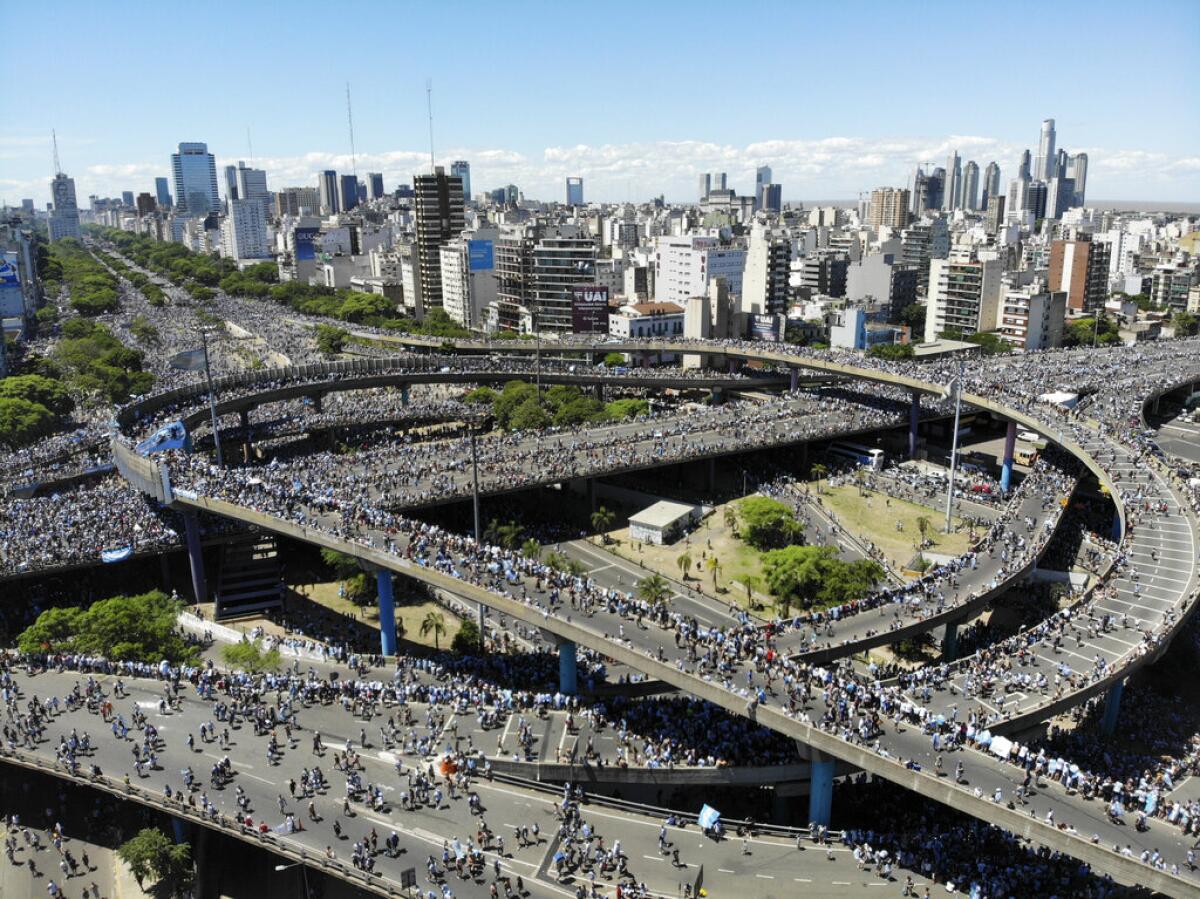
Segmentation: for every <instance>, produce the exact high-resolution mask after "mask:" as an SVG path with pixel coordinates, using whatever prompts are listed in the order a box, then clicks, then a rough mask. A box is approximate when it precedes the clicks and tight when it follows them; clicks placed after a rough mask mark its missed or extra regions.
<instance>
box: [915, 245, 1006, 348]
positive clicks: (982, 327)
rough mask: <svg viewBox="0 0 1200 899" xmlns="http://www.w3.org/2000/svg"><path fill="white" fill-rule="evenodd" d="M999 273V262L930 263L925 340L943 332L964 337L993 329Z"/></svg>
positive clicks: (995, 316)
mask: <svg viewBox="0 0 1200 899" xmlns="http://www.w3.org/2000/svg"><path fill="white" fill-rule="evenodd" d="M1002 272H1003V264H1002V263H1001V261H1000V260H999V259H986V260H974V261H967V260H959V259H934V260H932V261H931V262H930V263H929V304H928V308H927V310H926V312H925V339H926V340H927V341H931V340H936V339H937V338H938V335H940V334H942V333H943V332H944V331H952V332H957V333H960V334H962V335H964V336H965V335H969V334H978V333H980V332H981V331H994V330H996V323H997V313H998V312H999V308H1000V276H1001V274H1002Z"/></svg>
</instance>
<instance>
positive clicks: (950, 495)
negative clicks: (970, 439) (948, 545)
mask: <svg viewBox="0 0 1200 899" xmlns="http://www.w3.org/2000/svg"><path fill="white" fill-rule="evenodd" d="M962 380H963V364H962V359H959V360H958V378H957V379H956V380H955V383H954V436H953V438H952V439H951V441H950V486H949V488H948V489H947V490H946V533H947V534H949V533H950V511H951V508H952V507H953V505H954V471H955V469H956V468H957V467H958V420H959V416H960V414H961V412H962Z"/></svg>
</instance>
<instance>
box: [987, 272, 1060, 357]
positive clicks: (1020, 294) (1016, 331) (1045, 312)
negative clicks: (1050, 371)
mask: <svg viewBox="0 0 1200 899" xmlns="http://www.w3.org/2000/svg"><path fill="white" fill-rule="evenodd" d="M1066 315H1067V295H1066V294H1065V293H1064V292H1062V291H1061V290H1050V289H1049V288H1048V287H1047V286H1046V282H1045V281H1044V280H1043V279H1041V278H1033V279H1032V280H1031V281H1030V282H1029V283H1027V284H1024V285H1018V284H1016V283H1014V282H1013V281H1011V280H1009V279H1008V278H1007V277H1006V278H1005V279H1004V280H1003V282H1002V284H1001V288H1000V320H999V321H998V322H997V328H996V330H997V331H998V332H999V334H1000V336H1001V337H1002V338H1003V339H1004V340H1006V341H1007V342H1008V343H1009V345H1011V346H1012V347H1013V348H1014V349H1019V350H1048V349H1053V348H1054V347H1057V346H1062V339H1063V327H1064V324H1065V322H1066Z"/></svg>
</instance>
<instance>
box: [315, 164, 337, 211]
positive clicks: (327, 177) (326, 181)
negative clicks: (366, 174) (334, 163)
mask: <svg viewBox="0 0 1200 899" xmlns="http://www.w3.org/2000/svg"><path fill="white" fill-rule="evenodd" d="M317 190H318V191H320V194H321V215H333V214H334V213H335V212H340V211H341V208H342V203H341V200H340V199H339V198H338V174H337V172H335V171H334V170H333V169H325V170H324V171H323V172H321V173H320V174H319V175H317Z"/></svg>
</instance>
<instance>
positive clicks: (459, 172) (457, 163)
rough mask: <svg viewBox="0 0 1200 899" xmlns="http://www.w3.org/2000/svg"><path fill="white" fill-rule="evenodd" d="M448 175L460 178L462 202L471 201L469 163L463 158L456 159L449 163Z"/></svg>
mask: <svg viewBox="0 0 1200 899" xmlns="http://www.w3.org/2000/svg"><path fill="white" fill-rule="evenodd" d="M450 175H451V176H452V177H455V178H461V179H462V186H463V202H464V203H470V202H471V164H470V163H469V162H467V161H466V160H465V159H456V160H454V162H452V163H450Z"/></svg>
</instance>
